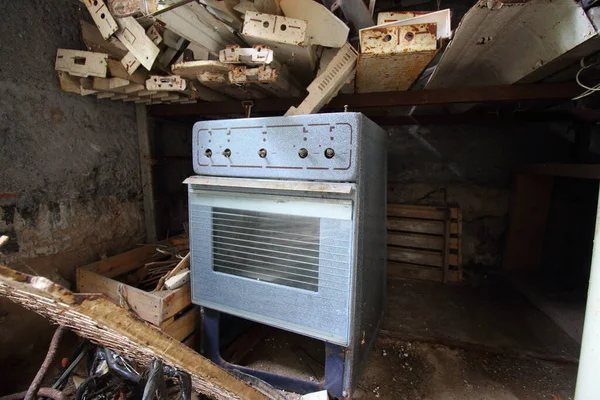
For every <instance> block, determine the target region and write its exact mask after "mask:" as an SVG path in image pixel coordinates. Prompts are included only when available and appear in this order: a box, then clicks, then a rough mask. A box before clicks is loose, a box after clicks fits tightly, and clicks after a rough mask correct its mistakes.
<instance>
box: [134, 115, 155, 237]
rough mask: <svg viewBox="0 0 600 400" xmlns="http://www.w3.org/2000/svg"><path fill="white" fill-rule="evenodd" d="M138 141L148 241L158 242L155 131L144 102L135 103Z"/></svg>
mask: <svg viewBox="0 0 600 400" xmlns="http://www.w3.org/2000/svg"><path fill="white" fill-rule="evenodd" d="M135 114H136V119H137V130H138V143H139V152H140V172H141V180H142V191H143V194H144V219H145V222H146V241H147V242H148V243H156V241H157V240H158V238H157V234H156V212H155V204H154V179H153V176H152V153H153V142H154V140H153V135H152V133H153V131H154V126H153V123H152V120H150V119H149V118H148V112H147V110H146V106H145V105H144V104H136V105H135Z"/></svg>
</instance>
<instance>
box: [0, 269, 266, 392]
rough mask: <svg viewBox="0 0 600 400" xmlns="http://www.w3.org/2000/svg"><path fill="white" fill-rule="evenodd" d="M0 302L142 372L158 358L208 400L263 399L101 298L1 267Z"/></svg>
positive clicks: (200, 357) (244, 385)
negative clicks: (110, 352)
mask: <svg viewBox="0 0 600 400" xmlns="http://www.w3.org/2000/svg"><path fill="white" fill-rule="evenodd" d="M0 296H4V297H6V298H8V299H9V300H11V301H13V302H15V303H18V304H20V305H22V306H24V307H25V308H27V309H29V310H32V311H34V312H37V313H38V314H40V315H42V316H44V317H45V318H48V319H50V321H51V322H53V323H55V324H59V325H63V326H66V327H68V328H70V329H72V330H73V331H74V332H75V333H77V334H78V335H80V336H82V337H84V338H86V339H89V340H91V341H93V342H95V343H99V344H100V345H101V346H103V347H107V348H109V349H111V350H113V351H115V352H117V353H118V354H122V355H127V356H128V358H130V359H131V360H132V362H134V363H136V364H139V365H140V366H141V367H142V368H147V367H148V366H149V365H150V363H151V362H152V360H154V359H156V358H159V359H161V360H162V361H163V362H164V363H165V364H166V365H169V366H171V367H173V368H176V369H178V370H181V371H185V372H187V373H188V374H190V376H191V378H192V386H193V389H194V390H195V391H197V392H200V393H202V394H205V395H208V396H209V397H210V398H214V399H218V400H230V399H232V400H233V399H245V400H266V399H267V398H268V397H267V396H265V395H264V394H261V393H260V392H258V391H257V390H256V389H254V388H252V387H251V386H250V385H248V384H246V383H244V382H242V381H240V380H238V379H237V378H235V377H234V376H232V375H231V374H229V373H228V372H227V371H225V370H223V369H222V368H220V367H218V366H217V365H216V364H214V363H212V362H210V361H209V360H207V359H206V358H204V357H202V356H201V355H200V354H198V353H196V352H195V351H193V350H192V349H190V348H189V347H186V346H185V345H183V344H182V343H180V342H178V341H177V340H175V339H173V338H172V337H170V336H169V335H166V334H164V333H163V332H161V331H160V330H159V329H158V328H156V327H153V326H151V325H149V324H147V323H145V322H143V321H141V320H140V319H139V318H137V317H135V316H134V315H133V314H132V313H129V312H127V311H125V310H123V309H122V308H121V307H118V306H117V305H115V304H113V303H112V302H110V301H109V300H108V299H106V298H105V297H104V296H98V295H93V294H76V293H72V292H70V291H69V290H67V289H65V288H64V287H62V286H59V285H57V284H55V283H53V282H52V281H50V280H48V279H45V278H43V277H39V276H30V275H26V274H22V273H19V272H17V271H14V270H12V269H10V268H7V267H4V266H0Z"/></svg>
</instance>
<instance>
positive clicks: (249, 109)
mask: <svg viewBox="0 0 600 400" xmlns="http://www.w3.org/2000/svg"><path fill="white" fill-rule="evenodd" d="M242 107H244V110H246V118H250V114H251V113H252V107H254V102H253V101H251V100H247V101H242Z"/></svg>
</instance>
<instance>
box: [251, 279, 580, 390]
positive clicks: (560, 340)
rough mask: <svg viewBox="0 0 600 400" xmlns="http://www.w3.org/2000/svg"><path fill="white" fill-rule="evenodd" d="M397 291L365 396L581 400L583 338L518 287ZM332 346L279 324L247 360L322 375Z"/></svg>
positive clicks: (402, 286)
mask: <svg viewBox="0 0 600 400" xmlns="http://www.w3.org/2000/svg"><path fill="white" fill-rule="evenodd" d="M388 291H389V293H388V294H389V307H388V313H387V315H386V319H385V321H384V325H383V330H382V334H381V335H380V338H379V340H378V342H377V344H376V346H375V348H374V350H373V352H372V354H371V356H370V357H369V361H368V364H367V366H366V368H365V371H364V373H363V375H362V378H361V380H360V383H359V385H358V389H357V391H356V393H355V398H357V399H382V400H383V399H386V400H388V399H389V400H392V399H393V400H418V399H420V400H454V399H456V400H458V399H461V400H476V399H477V400H485V399H494V400H496V399H500V400H505V399H506V400H508V399H511V400H512V399H523V400H529V399H549V400H557V399H560V400H566V399H571V398H572V397H573V393H574V390H575V379H576V375H577V363H576V358H577V355H578V351H579V350H578V344H577V343H576V342H575V341H574V340H573V339H571V338H570V337H569V336H568V335H566V334H565V333H564V332H563V331H562V330H561V329H560V328H559V327H558V326H556V325H555V324H554V322H552V320H550V319H549V318H548V317H547V316H546V315H544V314H543V313H542V312H540V311H539V310H538V309H536V308H535V307H534V306H533V305H532V304H531V303H530V302H529V301H528V300H527V299H526V298H525V297H523V296H522V295H521V294H519V293H518V292H517V291H515V290H514V289H512V288H510V287H509V286H507V285H505V284H503V283H502V282H496V283H489V282H488V283H486V284H484V285H482V286H480V287H478V288H473V287H467V286H452V285H441V284H437V283H431V282H419V281H410V280H394V281H391V282H390V284H389V287H388ZM322 347H323V346H322V344H321V343H320V342H318V341H315V340H311V339H306V338H304V337H301V336H297V335H293V334H290V333H287V332H282V331H278V330H273V331H272V332H271V333H270V334H269V335H268V336H267V337H266V339H265V340H263V341H262V342H261V343H260V344H259V345H258V346H257V347H256V348H255V349H253V351H252V352H250V353H249V355H248V356H247V357H246V358H245V360H243V362H242V364H244V365H250V366H253V367H254V368H258V369H263V370H267V371H272V372H277V373H280V374H286V375H291V376H296V377H299V378H304V379H310V380H320V379H321V377H322V374H323V364H322V363H323V360H324V354H323V348H322ZM298 397H299V396H295V395H289V398H290V399H296V398H298Z"/></svg>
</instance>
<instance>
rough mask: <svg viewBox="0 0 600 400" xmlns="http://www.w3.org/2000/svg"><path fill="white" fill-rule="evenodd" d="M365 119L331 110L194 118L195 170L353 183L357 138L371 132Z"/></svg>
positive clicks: (216, 174)
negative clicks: (241, 116) (211, 119)
mask: <svg viewBox="0 0 600 400" xmlns="http://www.w3.org/2000/svg"><path fill="white" fill-rule="evenodd" d="M365 121H368V120H367V119H366V118H365V117H364V116H363V115H362V114H359V113H332V114H316V115H299V116H291V117H270V118H246V119H233V120H216V121H202V122H197V123H196V124H195V125H194V128H193V157H194V171H195V172H196V173H197V174H200V175H213V176H235V177H245V178H276V179H307V180H322V181H339V182H344V181H346V182H354V181H356V179H357V171H358V168H359V166H358V165H357V160H359V159H360V158H361V152H362V151H363V149H362V147H361V146H360V145H359V144H360V142H361V140H360V136H361V135H362V136H365V135H366V136H368V135H369V133H368V132H365V125H366V122H365ZM359 132H360V133H359ZM303 149H304V150H305V151H306V152H305V153H304V154H303V152H304V150H303ZM327 149H332V150H333V152H334V154H333V156H332V157H331V158H327V156H326V154H325V153H326V150H327ZM228 150H229V152H227V151H228ZM261 150H264V151H265V152H264V153H263V154H264V155H265V157H261V154H260V152H261ZM227 154H228V155H227ZM301 155H302V156H303V155H305V157H304V158H303V157H301Z"/></svg>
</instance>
